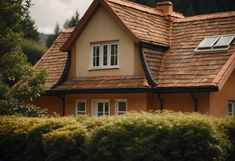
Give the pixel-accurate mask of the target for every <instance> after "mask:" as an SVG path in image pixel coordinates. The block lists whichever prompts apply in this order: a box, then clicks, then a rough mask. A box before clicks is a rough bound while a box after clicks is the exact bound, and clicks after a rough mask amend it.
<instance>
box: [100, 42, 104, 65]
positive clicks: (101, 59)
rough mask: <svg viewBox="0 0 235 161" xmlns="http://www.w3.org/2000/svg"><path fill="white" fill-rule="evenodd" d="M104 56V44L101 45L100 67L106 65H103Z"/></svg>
mask: <svg viewBox="0 0 235 161" xmlns="http://www.w3.org/2000/svg"><path fill="white" fill-rule="evenodd" d="M103 57H104V50H103V45H100V67H104V65H103Z"/></svg>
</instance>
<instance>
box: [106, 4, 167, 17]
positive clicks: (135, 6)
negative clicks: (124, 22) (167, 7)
mask: <svg viewBox="0 0 235 161" xmlns="http://www.w3.org/2000/svg"><path fill="white" fill-rule="evenodd" d="M105 1H107V2H111V3H115V4H118V5H121V6H125V7H129V8H133V9H136V10H139V11H142V12H147V13H151V14H154V15H158V16H164V13H163V12H161V11H158V10H156V9H154V8H152V7H148V6H145V5H141V4H138V3H135V2H131V1H127V0H105Z"/></svg>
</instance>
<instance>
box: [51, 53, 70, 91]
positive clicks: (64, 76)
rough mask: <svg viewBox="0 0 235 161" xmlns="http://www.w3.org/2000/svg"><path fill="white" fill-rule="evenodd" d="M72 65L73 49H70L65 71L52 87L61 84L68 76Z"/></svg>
mask: <svg viewBox="0 0 235 161" xmlns="http://www.w3.org/2000/svg"><path fill="white" fill-rule="evenodd" d="M70 67H71V50H69V51H68V57H67V60H66V64H65V67H64V71H63V73H62V75H61V77H60V79H59V80H58V82H57V83H56V84H55V85H54V86H52V87H51V89H54V88H56V87H58V86H60V85H61V84H62V83H63V82H64V81H65V80H66V78H67V76H68V74H69V70H70Z"/></svg>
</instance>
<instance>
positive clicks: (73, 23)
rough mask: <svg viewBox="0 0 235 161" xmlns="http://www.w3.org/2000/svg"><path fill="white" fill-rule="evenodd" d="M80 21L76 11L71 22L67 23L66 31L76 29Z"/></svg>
mask: <svg viewBox="0 0 235 161" xmlns="http://www.w3.org/2000/svg"><path fill="white" fill-rule="evenodd" d="M78 21H79V13H78V11H76V12H75V14H74V15H73V16H72V17H71V19H70V20H66V21H65V23H64V28H65V29H66V28H69V27H74V26H76V25H77V23H78Z"/></svg>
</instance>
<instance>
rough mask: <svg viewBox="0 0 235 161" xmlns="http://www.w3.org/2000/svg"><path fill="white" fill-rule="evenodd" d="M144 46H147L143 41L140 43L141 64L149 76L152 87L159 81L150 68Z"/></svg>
mask: <svg viewBox="0 0 235 161" xmlns="http://www.w3.org/2000/svg"><path fill="white" fill-rule="evenodd" d="M144 47H145V46H144V44H142V43H140V44H139V54H140V61H141V65H142V67H143V70H144V73H145V75H146V77H147V80H148V84H149V85H150V86H151V87H155V86H156V85H157V81H156V80H155V79H154V78H153V76H152V74H151V72H150V70H149V67H148V65H147V61H146V59H145V56H144Z"/></svg>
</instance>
